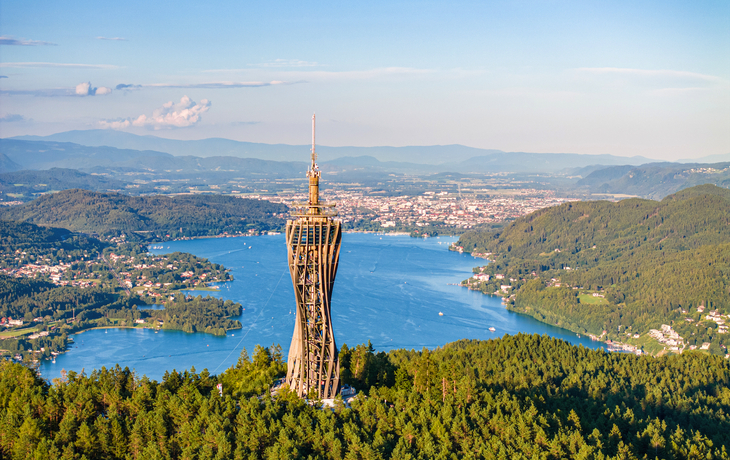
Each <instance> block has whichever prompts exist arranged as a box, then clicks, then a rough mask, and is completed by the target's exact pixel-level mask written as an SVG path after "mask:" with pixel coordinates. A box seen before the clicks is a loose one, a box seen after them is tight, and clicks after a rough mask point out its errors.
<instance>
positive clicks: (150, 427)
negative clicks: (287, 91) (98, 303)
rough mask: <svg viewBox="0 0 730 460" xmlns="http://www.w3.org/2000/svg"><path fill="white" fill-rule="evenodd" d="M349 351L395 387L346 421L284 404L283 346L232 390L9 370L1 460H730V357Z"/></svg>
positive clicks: (193, 381)
mask: <svg viewBox="0 0 730 460" xmlns="http://www.w3.org/2000/svg"><path fill="white" fill-rule="evenodd" d="M353 350H354V352H353ZM347 351H348V352H351V355H350V358H352V359H350V361H349V365H348V367H347V371H348V373H349V375H350V378H351V379H352V378H358V376H359V378H361V379H366V378H367V376H368V375H370V376H381V377H382V379H380V380H378V379H374V380H371V381H370V383H369V384H366V385H365V386H361V387H359V389H360V390H361V394H360V396H359V397H358V399H357V400H356V401H355V402H353V404H352V409H346V408H344V407H343V406H342V404H341V403H337V402H336V404H335V410H334V411H330V410H320V409H318V407H317V405H318V404H317V403H316V402H315V404H314V405H307V404H306V403H305V402H304V401H302V400H299V399H297V398H295V397H293V396H292V394H291V393H287V392H283V393H279V395H278V397H276V398H273V399H272V398H269V396H268V385H269V384H270V382H271V379H272V378H275V377H276V376H281V375H283V373H284V372H285V364H284V363H283V362H282V358H281V351H280V349H279V348H278V347H272V348H270V349H266V348H263V347H256V350H255V352H254V355H253V357H252V359H249V357H248V355H247V354H246V353H245V350H244V353H243V354H242V356H241V359H239V362H238V364H237V365H236V366H235V367H233V368H231V369H229V370H227V371H226V372H224V373H223V374H222V375H221V376H215V375H210V373H209V372H208V371H207V370H204V371H203V372H201V373H196V372H195V371H194V370H191V371H184V372H175V371H174V372H168V373H166V374H165V376H164V378H163V381H162V382H159V383H158V382H156V381H151V380H149V379H147V378H146V377H140V376H138V375H136V374H134V372H131V371H129V369H126V368H125V369H122V368H120V367H119V366H117V367H115V368H113V369H101V370H97V371H94V372H92V373H90V374H77V373H74V372H69V373H68V375H67V377H66V378H64V379H63V380H57V381H56V382H55V383H54V384H53V385H49V384H48V383H47V382H44V381H43V380H41V379H40V378H38V377H37V376H36V375H34V373H33V371H31V370H29V369H27V368H24V367H22V366H20V365H17V364H11V363H8V362H3V363H0V457H2V458H8V459H25V458H33V459H39V460H42V459H58V458H63V459H74V458H86V459H89V460H91V459H102V458H103V459H168V458H169V459H177V458H196V459H292V458H302V459H306V458H323V459H325V458H327V459H341V458H353V459H366V458H367V459H385V458H393V459H476V458H509V459H555V460H558V459H588V458H597V459H598V458H600V459H639V458H663V459H727V458H730V456H729V454H728V451H727V446H728V445H730V419H729V418H728V413H730V389H728V386H729V385H730V363H728V361H727V360H724V359H722V358H720V357H717V356H708V355H702V354H699V353H686V354H683V355H681V356H672V357H663V358H658V359H657V358H652V357H636V356H633V355H626V354H617V353H610V354H609V353H605V352H602V351H594V350H588V349H585V348H582V347H580V348H579V347H573V346H570V345H569V344H567V343H565V342H563V341H560V340H555V339H550V338H547V337H539V336H525V335H517V336H511V337H510V336H505V337H504V338H502V339H496V340H491V341H488V342H479V341H459V342H456V343H453V344H449V345H447V346H445V347H444V348H443V349H437V350H434V351H427V350H424V351H423V352H415V351H406V350H394V351H392V352H390V353H388V354H384V353H378V354H377V355H375V354H374V353H373V351H372V349H370V348H368V347H365V346H358V347H356V348H355V349H349V350H347ZM343 370H344V369H343ZM360 381H362V380H360ZM219 382H220V383H222V384H223V396H219V394H218V391H217V390H216V384H217V383H219ZM259 395H261V397H257V396H259Z"/></svg>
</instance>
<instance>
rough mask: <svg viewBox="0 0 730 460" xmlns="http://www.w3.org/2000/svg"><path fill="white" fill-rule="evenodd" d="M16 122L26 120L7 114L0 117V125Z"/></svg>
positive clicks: (20, 116)
mask: <svg viewBox="0 0 730 460" xmlns="http://www.w3.org/2000/svg"><path fill="white" fill-rule="evenodd" d="M18 121H27V118H25V117H24V116H23V115H19V114H17V113H8V114H6V115H3V116H2V117H0V123H13V122H18Z"/></svg>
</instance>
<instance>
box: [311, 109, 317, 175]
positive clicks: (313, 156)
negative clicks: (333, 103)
mask: <svg viewBox="0 0 730 460" xmlns="http://www.w3.org/2000/svg"><path fill="white" fill-rule="evenodd" d="M315 116H316V114H314V113H313V114H312V169H314V168H315V167H317V163H316V161H317V152H315V151H314V121H315Z"/></svg>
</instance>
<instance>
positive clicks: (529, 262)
mask: <svg viewBox="0 0 730 460" xmlns="http://www.w3.org/2000/svg"><path fill="white" fill-rule="evenodd" d="M458 244H459V245H461V246H463V248H464V250H465V251H467V252H480V253H491V255H490V256H489V258H490V259H493V260H494V263H492V264H489V265H488V266H487V267H486V268H485V269H484V271H485V273H488V274H492V275H495V274H503V275H504V276H505V279H504V280H497V279H496V278H495V277H492V278H491V280H490V281H489V282H486V283H481V285H480V288H481V289H482V290H483V291H484V292H486V293H492V292H494V291H497V290H500V289H501V285H505V284H506V283H509V284H510V285H511V288H510V290H509V291H508V292H509V293H515V295H514V297H513V299H512V302H510V307H511V308H514V309H516V310H518V311H521V312H524V313H528V314H530V315H532V316H535V317H536V318H538V319H540V320H543V321H546V322H550V323H551V324H558V325H560V326H563V327H567V328H570V329H572V330H574V331H576V332H588V333H592V334H595V335H601V334H602V332H603V331H604V330H605V331H607V334H608V336H609V337H613V338H616V337H619V336H623V335H625V333H630V334H631V336H632V337H633V335H634V334H644V333H646V332H648V330H649V329H651V328H656V329H658V328H659V327H660V325H661V324H668V325H673V327H674V329H675V330H677V331H678V332H679V333H680V335H682V337H683V338H684V340H685V341H686V342H688V345H697V344H703V343H710V344H711V350H714V351H715V352H717V353H723V354H724V353H727V351H726V347H727V345H728V344H730V340H728V339H727V335H724V334H720V333H719V332H720V331H719V328H718V324H717V323H715V322H713V321H709V322H703V321H702V320H703V319H704V315H699V313H700V311H701V310H703V309H704V308H706V309H707V310H708V311H710V310H714V309H717V310H719V312H720V313H728V312H730V295H729V294H730V277H728V275H729V274H730V190H727V189H722V188H719V187H715V186H712V185H703V186H698V187H693V188H689V189H685V190H683V191H681V192H678V193H676V194H674V195H671V196H668V197H666V198H665V199H664V200H662V201H660V202H656V201H651V200H640V199H631V200H624V201H620V202H618V203H612V202H606V201H594V202H574V203H567V204H564V205H561V206H557V207H554V208H547V209H542V210H540V211H537V212H534V213H532V214H530V215H528V216H525V217H523V218H520V219H517V220H516V221H515V222H513V223H512V224H510V225H508V226H507V227H505V228H504V229H503V230H500V231H496V232H470V233H467V234H464V235H463V236H462V237H461V238H460V240H459V243H458ZM510 279H511V280H512V281H506V280H510ZM588 294H590V295H592V294H596V296H593V299H586V297H585V296H586V295H588ZM587 300H592V301H591V302H590V303H589V302H587ZM698 310H699V311H698ZM619 332H621V334H620V335H619Z"/></svg>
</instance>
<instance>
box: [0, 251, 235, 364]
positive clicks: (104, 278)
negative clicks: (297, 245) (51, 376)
mask: <svg viewBox="0 0 730 460" xmlns="http://www.w3.org/2000/svg"><path fill="white" fill-rule="evenodd" d="M130 248H132V249H133V250H132V252H129V249H130ZM141 251H142V249H141V248H140V247H139V246H135V245H132V244H126V245H120V246H118V247H116V248H107V249H106V250H105V252H104V253H103V254H99V255H98V257H95V258H91V257H90V256H89V254H83V255H79V254H76V255H75V256H73V257H71V260H70V261H68V262H61V261H58V260H56V263H55V264H54V263H53V262H52V260H51V258H50V257H35V256H34V255H33V254H29V253H27V252H20V251H17V252H15V253H10V254H0V257H1V258H2V259H3V260H4V261H6V262H8V261H12V262H13V263H12V266H8V265H10V264H8V263H5V264H4V265H5V267H3V268H1V269H0V274H2V275H6V276H9V277H14V278H31V279H39V280H45V281H48V282H50V283H52V284H53V285H55V286H57V287H76V288H80V289H86V288H89V287H92V286H97V287H102V288H110V289H113V290H124V291H126V293H128V294H131V293H134V294H137V295H138V296H139V298H140V299H141V300H142V301H143V302H145V303H147V304H163V303H166V302H167V301H168V300H169V301H172V300H175V298H176V296H177V295H179V294H181V292H182V291H187V290H214V289H215V288H216V287H217V286H211V283H218V282H225V281H230V280H232V279H233V278H232V277H231V275H230V274H229V271H228V270H227V269H225V268H224V267H222V266H221V265H219V264H215V263H211V262H210V261H208V260H207V259H201V258H198V257H196V256H194V255H192V254H187V253H180V252H175V253H171V254H165V255H159V256H157V255H152V254H150V253H146V252H141ZM78 313H79V312H76V314H74V315H70V317H68V318H66V319H63V320H59V319H57V318H55V317H51V316H45V317H43V316H41V317H34V315H32V314H31V313H30V312H27V313H26V314H25V316H24V317H22V318H20V317H19V318H14V317H12V316H6V317H0V341H2V340H5V339H10V340H19V341H24V342H23V343H26V345H25V346H26V347H31V346H32V352H33V353H34V354H39V355H36V356H37V357H40V358H44V359H55V356H57V355H58V354H59V353H61V352H63V350H64V349H65V348H66V341H67V340H70V337H69V336H68V334H69V333H70V332H71V331H72V330H76V329H78V328H79V327H82V328H88V327H93V326H94V325H86V326H83V323H85V322H86V319H87V318H86V316H88V315H87V314H86V313H81V314H78ZM102 320H103V318H102ZM98 321H101V320H98ZM111 324H114V325H116V326H117V327H119V326H123V327H148V328H155V329H159V328H161V327H164V326H165V325H163V324H162V323H161V322H160V321H159V319H158V320H157V321H152V322H146V321H145V319H142V318H139V317H137V318H136V319H135V318H131V319H129V320H128V321H126V322H123V321H111V322H110V321H109V320H106V321H104V322H102V323H99V324H98V326H108V325H111ZM69 328H70V329H69ZM36 339H41V340H40V341H38V340H36ZM30 341H33V344H31V343H30ZM35 342H38V343H35ZM0 348H3V347H2V346H0ZM28 350H30V348H28ZM26 351H27V350H26ZM0 353H3V354H7V353H11V356H12V355H13V353H15V356H14V358H15V359H16V360H19V361H20V360H22V359H23V355H22V353H21V352H19V351H17V350H16V351H13V349H5V350H4V351H3V350H0ZM32 361H35V362H36V363H37V360H36V359H33V360H32Z"/></svg>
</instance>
